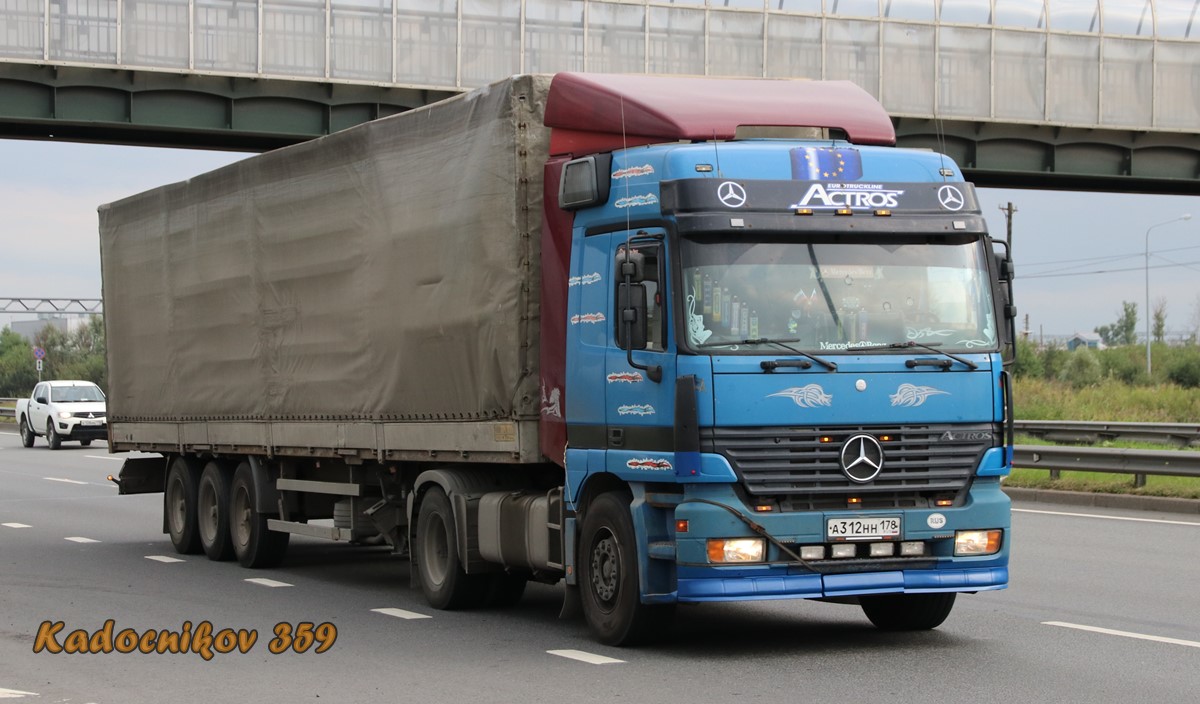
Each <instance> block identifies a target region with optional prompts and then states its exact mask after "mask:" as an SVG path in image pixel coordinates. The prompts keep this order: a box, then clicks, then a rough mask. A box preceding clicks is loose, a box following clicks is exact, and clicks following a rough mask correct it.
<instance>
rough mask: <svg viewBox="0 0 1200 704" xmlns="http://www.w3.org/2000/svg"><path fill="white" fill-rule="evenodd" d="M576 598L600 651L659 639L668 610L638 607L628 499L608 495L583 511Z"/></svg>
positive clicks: (670, 613)
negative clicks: (577, 596) (579, 601)
mask: <svg viewBox="0 0 1200 704" xmlns="http://www.w3.org/2000/svg"><path fill="white" fill-rule="evenodd" d="M579 547H580V549H579V552H578V553H577V555H578V565H579V587H580V589H579V592H580V600H581V601H582V605H583V615H584V618H585V619H586V620H587V624H588V627H589V628H591V630H592V633H593V634H594V635H595V636H596V638H597V639H598V640H599V641H600V642H601V643H604V644H605V645H634V644H636V643H640V642H645V641H646V640H648V639H649V638H650V637H651V636H653V635H659V634H661V633H662V632H663V631H664V630H665V629H666V628H667V627H668V626H669V625H670V622H671V619H672V618H673V617H674V613H675V608H674V607H675V605H674V604H661V605H660V604H656V605H650V604H643V603H642V600H641V595H640V593H639V592H640V590H639V587H638V560H637V544H636V542H635V534H634V530H633V519H632V517H631V516H630V515H629V496H628V495H626V494H624V493H618V492H608V493H605V494H601V495H599V496H598V497H596V499H595V501H593V502H592V503H591V505H589V506H588V507H587V511H586V513H585V514H584V517H583V529H582V531H581V534H580V544H579Z"/></svg>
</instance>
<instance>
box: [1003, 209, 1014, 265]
mask: <svg viewBox="0 0 1200 704" xmlns="http://www.w3.org/2000/svg"><path fill="white" fill-rule="evenodd" d="M1000 212H1002V213H1004V220H1005V222H1006V223H1007V224H1008V227H1007V230H1008V238H1007V239H1008V256H1009V258H1010V259H1011V258H1012V246H1013V229H1012V221H1013V213H1015V212H1017V209H1016V207H1015V206H1014V205H1013V204H1012V201H1011V200H1010V201H1008V205H1002V206H1000Z"/></svg>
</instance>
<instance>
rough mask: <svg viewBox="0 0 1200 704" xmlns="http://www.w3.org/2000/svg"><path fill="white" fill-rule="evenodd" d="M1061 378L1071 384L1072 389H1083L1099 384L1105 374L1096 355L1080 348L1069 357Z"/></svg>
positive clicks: (1084, 348)
mask: <svg viewBox="0 0 1200 704" xmlns="http://www.w3.org/2000/svg"><path fill="white" fill-rule="evenodd" d="M1060 378H1061V379H1062V380H1063V381H1065V382H1067V383H1068V384H1070V386H1071V388H1074V389H1082V388H1084V387H1086V386H1095V385H1097V384H1099V383H1100V381H1101V380H1102V379H1103V378H1104V374H1103V372H1102V370H1101V368H1100V360H1099V359H1097V358H1096V353H1094V352H1092V351H1091V350H1089V349H1088V348H1086V347H1080V348H1079V349H1077V350H1075V351H1074V352H1071V353H1070V354H1068V355H1067V360H1066V363H1065V364H1064V365H1063V369H1062V371H1061V372H1060Z"/></svg>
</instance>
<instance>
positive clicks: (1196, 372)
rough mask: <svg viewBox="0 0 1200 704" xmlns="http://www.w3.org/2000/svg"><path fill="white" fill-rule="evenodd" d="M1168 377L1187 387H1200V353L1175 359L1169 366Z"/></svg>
mask: <svg viewBox="0 0 1200 704" xmlns="http://www.w3.org/2000/svg"><path fill="white" fill-rule="evenodd" d="M1167 378H1168V379H1170V380H1171V381H1172V382H1173V383H1176V384H1179V385H1180V386H1182V387H1184V388H1187V389H1195V388H1200V355H1191V356H1188V357H1181V358H1180V359H1177V360H1175V361H1174V362H1173V363H1172V364H1171V366H1170V367H1168V368H1167Z"/></svg>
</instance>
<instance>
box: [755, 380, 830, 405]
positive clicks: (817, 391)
mask: <svg viewBox="0 0 1200 704" xmlns="http://www.w3.org/2000/svg"><path fill="white" fill-rule="evenodd" d="M772 396H786V397H787V398H790V399H792V400H793V401H795V402H796V405H797V406H800V407H801V408H816V407H817V406H832V405H833V396H832V395H831V394H827V393H825V389H823V388H821V385H820V384H809V385H808V386H793V387H792V388H790V389H784V390H783V391H780V392H778V393H774V394H767V398H771V397H772Z"/></svg>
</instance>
